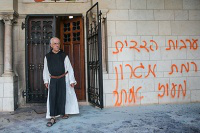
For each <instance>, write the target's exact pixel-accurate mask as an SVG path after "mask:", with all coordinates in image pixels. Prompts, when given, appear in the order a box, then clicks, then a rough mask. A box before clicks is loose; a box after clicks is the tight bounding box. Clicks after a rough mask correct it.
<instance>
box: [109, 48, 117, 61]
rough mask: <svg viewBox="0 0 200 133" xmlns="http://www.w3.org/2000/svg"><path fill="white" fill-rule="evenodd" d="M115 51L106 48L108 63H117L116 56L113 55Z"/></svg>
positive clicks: (114, 49)
mask: <svg viewBox="0 0 200 133" xmlns="http://www.w3.org/2000/svg"><path fill="white" fill-rule="evenodd" d="M115 51H116V48H108V61H117V60H118V55H117V54H113V52H115Z"/></svg>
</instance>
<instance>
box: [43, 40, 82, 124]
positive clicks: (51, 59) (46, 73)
mask: <svg viewBox="0 0 200 133" xmlns="http://www.w3.org/2000/svg"><path fill="white" fill-rule="evenodd" d="M50 46H51V48H52V50H51V51H50V52H49V53H48V54H46V56H45V58H44V70H43V80H44V84H45V87H46V88H47V89H48V98H47V113H46V118H47V119H50V121H49V122H47V124H46V125H47V126H48V127H51V126H53V125H54V124H55V123H56V117H58V116H62V118H65V119H66V118H68V117H69V116H68V114H78V113H79V107H78V102H77V97H76V94H75V91H74V86H75V85H76V80H75V78H74V71H73V68H72V66H71V63H70V60H69V58H68V56H67V55H66V54H65V53H64V52H63V51H62V50H60V40H59V38H57V37H53V38H51V40H50Z"/></svg>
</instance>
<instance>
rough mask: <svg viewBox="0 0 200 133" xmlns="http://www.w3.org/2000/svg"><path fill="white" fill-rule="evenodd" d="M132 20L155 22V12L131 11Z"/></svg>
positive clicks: (130, 17)
mask: <svg viewBox="0 0 200 133" xmlns="http://www.w3.org/2000/svg"><path fill="white" fill-rule="evenodd" d="M129 19H130V20H154V15H153V10H129Z"/></svg>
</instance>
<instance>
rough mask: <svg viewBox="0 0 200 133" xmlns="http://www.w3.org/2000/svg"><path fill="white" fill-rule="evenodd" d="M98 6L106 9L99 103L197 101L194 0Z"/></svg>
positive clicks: (124, 0) (198, 14) (199, 58)
mask: <svg viewBox="0 0 200 133" xmlns="http://www.w3.org/2000/svg"><path fill="white" fill-rule="evenodd" d="M96 1H97V0H93V3H95V2H96ZM99 4H100V9H109V12H108V13H107V24H108V26H107V27H108V29H107V30H108V68H109V69H108V73H107V74H104V106H129V105H141V104H161V103H183V102H200V97H199V96H200V87H199V86H200V82H199V81H200V71H199V69H200V48H199V46H200V0H107V1H100V0H99Z"/></svg>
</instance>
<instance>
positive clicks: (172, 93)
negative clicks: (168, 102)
mask: <svg viewBox="0 0 200 133" xmlns="http://www.w3.org/2000/svg"><path fill="white" fill-rule="evenodd" d="M183 82H184V86H183V85H182V84H175V83H172V84H171V86H172V87H171V90H169V89H170V88H169V84H168V83H166V85H163V84H160V83H159V84H158V90H159V91H161V90H163V91H162V93H161V94H158V97H159V98H163V97H164V96H170V97H171V98H175V97H176V96H177V98H179V97H180V95H181V92H182V95H183V97H185V96H186V87H187V86H186V80H184V81H183ZM177 87H178V88H177ZM169 91H170V92H169ZM177 91H178V94H176V93H177Z"/></svg>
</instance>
